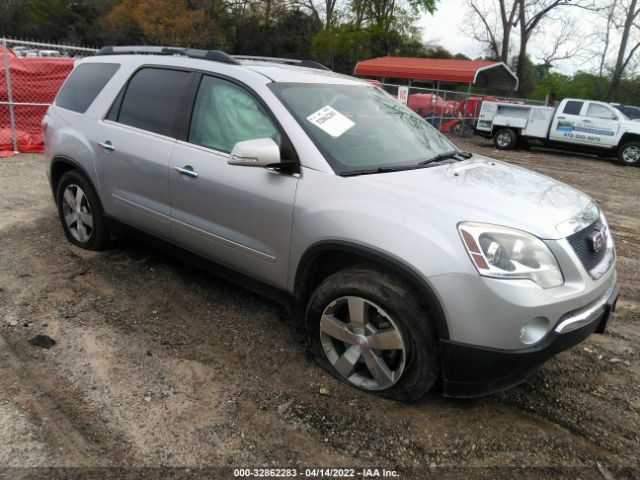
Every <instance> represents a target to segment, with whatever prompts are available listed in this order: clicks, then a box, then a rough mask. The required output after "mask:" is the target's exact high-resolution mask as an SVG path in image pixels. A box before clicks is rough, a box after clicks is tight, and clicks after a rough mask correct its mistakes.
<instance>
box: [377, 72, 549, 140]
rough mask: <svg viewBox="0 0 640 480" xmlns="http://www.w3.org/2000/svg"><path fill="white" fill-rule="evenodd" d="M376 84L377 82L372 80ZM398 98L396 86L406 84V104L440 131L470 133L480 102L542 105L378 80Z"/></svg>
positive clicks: (398, 88)
mask: <svg viewBox="0 0 640 480" xmlns="http://www.w3.org/2000/svg"><path fill="white" fill-rule="evenodd" d="M376 84H377V83H376ZM379 85H380V86H381V88H383V89H384V90H385V91H386V92H387V93H389V94H390V95H392V96H394V97H396V98H398V92H399V90H400V88H408V89H409V91H408V98H407V105H408V107H409V108H411V109H412V110H413V111H415V112H416V113H418V115H420V116H421V117H423V118H424V119H425V120H427V121H428V122H429V123H431V124H432V125H433V126H434V127H436V128H437V129H438V130H440V131H441V132H443V133H448V134H454V135H465V134H471V133H473V129H474V127H475V125H476V123H477V122H478V117H479V115H480V108H481V107H482V103H483V102H505V103H517V104H527V105H544V102H541V101H539V100H530V99H522V98H515V97H504V96H494V95H486V94H478V93H471V92H461V91H455V90H441V89H434V88H422V87H415V86H408V87H407V86H406V85H394V84H390V83H381V84H379Z"/></svg>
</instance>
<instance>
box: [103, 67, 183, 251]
mask: <svg viewBox="0 0 640 480" xmlns="http://www.w3.org/2000/svg"><path fill="white" fill-rule="evenodd" d="M192 75H193V74H192V73H191V72H188V71H184V70H176V69H169V68H161V67H144V68H141V69H139V70H137V71H136V72H135V73H134V74H133V76H132V77H131V79H130V80H129V82H128V84H127V85H126V86H125V88H124V90H123V91H122V92H121V93H120V95H119V96H118V98H117V99H116V101H115V103H114V105H113V106H112V108H111V110H110V111H109V114H108V115H107V118H106V119H105V120H103V122H102V125H101V128H100V129H97V130H98V131H97V133H96V135H97V136H96V138H94V141H95V142H96V143H97V144H98V145H99V146H100V148H99V151H100V157H101V158H100V159H99V160H100V161H99V162H97V169H98V172H97V173H98V178H99V181H100V185H101V189H102V191H103V192H104V197H105V198H104V202H105V205H104V207H105V211H106V212H107V213H108V214H109V215H112V216H113V217H115V218H117V219H119V220H121V221H123V222H125V223H128V224H130V225H132V226H134V227H137V228H140V229H142V230H145V231H148V232H150V233H153V234H155V235H159V236H161V237H164V238H166V239H169V238H170V234H171V228H170V226H169V210H170V204H169V185H168V181H169V180H168V169H169V158H170V157H171V152H172V150H173V147H174V145H175V142H176V140H175V137H176V133H175V132H176V121H177V118H178V112H179V110H180V108H181V107H182V106H183V104H184V95H185V94H186V93H187V92H188V88H187V87H188V85H189V82H190V81H191V79H192Z"/></svg>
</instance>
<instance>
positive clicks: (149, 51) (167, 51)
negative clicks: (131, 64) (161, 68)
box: [96, 45, 240, 65]
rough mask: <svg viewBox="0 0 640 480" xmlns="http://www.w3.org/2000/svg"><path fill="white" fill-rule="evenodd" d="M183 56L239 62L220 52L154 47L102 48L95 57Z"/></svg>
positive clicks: (232, 62)
mask: <svg viewBox="0 0 640 480" xmlns="http://www.w3.org/2000/svg"><path fill="white" fill-rule="evenodd" d="M135 54H143V55H145V54H146V55H184V56H186V57H189V58H199V59H201V60H212V61H214V62H221V63H229V64H231V65H240V62H239V61H238V60H236V59H234V58H233V57H232V56H230V55H227V54H226V53H224V52H221V51H220V50H201V49H198V48H181V47H154V46H148V45H128V46H120V47H115V46H111V47H102V48H101V49H100V50H99V51H98V53H97V54H96V55H135Z"/></svg>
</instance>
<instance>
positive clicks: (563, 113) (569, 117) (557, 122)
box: [549, 100, 586, 143]
mask: <svg viewBox="0 0 640 480" xmlns="http://www.w3.org/2000/svg"><path fill="white" fill-rule="evenodd" d="M584 108H586V107H585V102H583V101H581V100H568V101H567V102H566V103H565V104H564V105H560V108H559V109H558V111H557V112H556V116H555V117H554V118H553V123H552V124H551V131H550V132H549V139H550V140H555V141H558V142H568V143H584V142H583V140H581V139H580V138H579V137H580V135H579V134H578V132H577V131H576V128H577V127H578V124H579V123H580V120H581V117H580V113H581V112H582V110H583V109H584Z"/></svg>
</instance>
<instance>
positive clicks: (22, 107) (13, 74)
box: [0, 46, 75, 156]
mask: <svg viewBox="0 0 640 480" xmlns="http://www.w3.org/2000/svg"><path fill="white" fill-rule="evenodd" d="M6 53H7V56H6V62H7V66H8V68H9V76H10V78H11V97H12V98H11V99H12V102H13V113H14V119H15V126H16V139H17V143H18V151H20V152H41V151H43V148H44V145H43V143H44V139H43V136H42V126H41V122H42V117H43V116H44V114H45V113H46V111H47V108H48V106H49V105H50V104H51V103H53V100H54V98H55V96H56V94H57V93H58V90H59V89H60V87H61V86H62V84H63V82H64V81H65V79H66V78H67V76H68V75H69V73H70V72H71V70H72V69H73V64H74V61H75V60H74V59H73V58H51V57H37V58H20V57H17V56H15V55H14V53H13V52H12V51H11V49H9V50H8V51H7V52H6ZM9 103H10V102H9V96H8V88H7V78H6V69H5V52H4V49H3V47H2V46H0V156H2V152H5V153H4V154H5V155H6V154H9V153H12V152H13V150H14V148H13V136H12V132H11V115H10V105H9Z"/></svg>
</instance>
